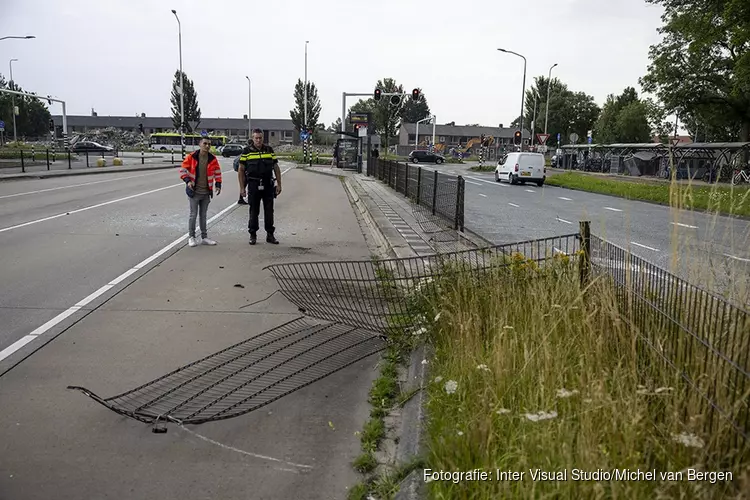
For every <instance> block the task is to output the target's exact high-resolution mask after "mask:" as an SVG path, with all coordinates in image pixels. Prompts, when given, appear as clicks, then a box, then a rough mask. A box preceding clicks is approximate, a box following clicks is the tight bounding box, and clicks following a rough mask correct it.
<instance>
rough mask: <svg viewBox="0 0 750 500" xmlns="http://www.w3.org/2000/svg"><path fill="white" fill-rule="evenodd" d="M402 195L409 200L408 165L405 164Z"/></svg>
mask: <svg viewBox="0 0 750 500" xmlns="http://www.w3.org/2000/svg"><path fill="white" fill-rule="evenodd" d="M404 194H405V195H406V197H407V198H409V164H408V163H407V164H406V181H405V182H404Z"/></svg>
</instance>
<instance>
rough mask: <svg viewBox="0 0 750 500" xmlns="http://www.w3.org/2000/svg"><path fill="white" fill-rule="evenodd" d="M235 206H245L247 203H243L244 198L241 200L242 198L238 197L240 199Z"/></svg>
mask: <svg viewBox="0 0 750 500" xmlns="http://www.w3.org/2000/svg"><path fill="white" fill-rule="evenodd" d="M237 204H238V205H247V202H246V201H245V198H243V197H242V196H240V199H239V200H237Z"/></svg>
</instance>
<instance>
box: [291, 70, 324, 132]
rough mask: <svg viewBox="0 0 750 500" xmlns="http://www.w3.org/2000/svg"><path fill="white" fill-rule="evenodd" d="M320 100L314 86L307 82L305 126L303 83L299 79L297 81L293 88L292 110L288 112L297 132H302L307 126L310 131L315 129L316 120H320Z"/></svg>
mask: <svg viewBox="0 0 750 500" xmlns="http://www.w3.org/2000/svg"><path fill="white" fill-rule="evenodd" d="M320 110H321V106H320V98H319V97H318V89H317V88H316V87H315V84H314V83H313V82H311V81H309V80H308V82H307V124H305V123H304V121H305V82H303V81H302V80H301V79H298V80H297V84H296V85H295V86H294V109H292V110H290V111H289V116H290V117H291V118H292V123H294V128H295V130H296V131H297V132H299V131H300V130H302V127H303V126H305V125H307V126H308V127H310V128H311V129H313V130H315V129H317V125H318V118H320Z"/></svg>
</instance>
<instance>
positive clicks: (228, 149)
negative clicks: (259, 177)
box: [221, 144, 245, 156]
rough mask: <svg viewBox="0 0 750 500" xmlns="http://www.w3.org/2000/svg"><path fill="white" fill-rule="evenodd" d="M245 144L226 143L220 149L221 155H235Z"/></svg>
mask: <svg viewBox="0 0 750 500" xmlns="http://www.w3.org/2000/svg"><path fill="white" fill-rule="evenodd" d="M244 147H245V146H243V145H242V144H227V145H226V146H224V148H223V149H222V150H221V156H237V155H240V154H242V150H243V149H244Z"/></svg>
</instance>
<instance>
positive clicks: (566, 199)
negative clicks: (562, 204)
mask: <svg viewBox="0 0 750 500" xmlns="http://www.w3.org/2000/svg"><path fill="white" fill-rule="evenodd" d="M558 198H559V199H561V200H565V201H573V200H571V199H570V198H566V197H565V196H558Z"/></svg>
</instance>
